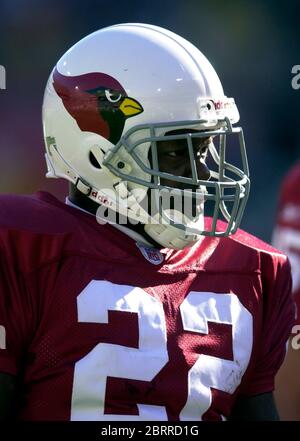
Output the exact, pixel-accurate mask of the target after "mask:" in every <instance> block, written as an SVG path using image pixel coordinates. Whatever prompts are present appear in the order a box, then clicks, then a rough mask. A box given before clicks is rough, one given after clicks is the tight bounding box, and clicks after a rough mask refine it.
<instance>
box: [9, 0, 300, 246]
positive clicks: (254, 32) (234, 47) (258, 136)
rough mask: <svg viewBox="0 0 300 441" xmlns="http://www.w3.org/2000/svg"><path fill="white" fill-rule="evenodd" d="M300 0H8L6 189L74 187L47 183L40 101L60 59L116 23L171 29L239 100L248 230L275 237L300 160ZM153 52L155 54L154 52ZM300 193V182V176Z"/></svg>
mask: <svg viewBox="0 0 300 441" xmlns="http://www.w3.org/2000/svg"><path fill="white" fill-rule="evenodd" d="M299 17H300V2H299V1H296V0H290V1H289V0H287V1H281V0H280V1H276V2H272V1H268V0H266V1H259V0H253V1H246V0H239V1H224V0H223V1H221V0H211V1H199V0H190V1H189V0H186V1H179V0H173V1H169V0H164V1H161V0H160V1H158V0H151V1H137V0H126V1H95V0H83V1H79V0H72V1H61V0H60V1H58V0H44V1H42V0H41V1H38V0H0V36H1V38H0V65H3V66H5V68H6V90H0V192H1V193H6V192H9V193H11V192H13V193H32V192H35V191H36V190H48V191H51V192H52V193H54V194H55V195H56V196H58V197H59V198H60V199H62V198H63V197H64V194H65V193H66V191H67V184H66V183H65V182H63V181H61V180H46V179H45V177H44V175H45V171H46V167H45V164H44V146H43V138H42V124H41V104H42V99H43V92H44V87H45V84H46V81H47V78H48V75H49V73H50V71H51V69H52V67H53V66H54V64H55V63H56V62H57V60H58V59H59V58H60V56H61V55H62V54H63V53H64V52H65V51H66V50H67V49H68V48H69V47H70V46H72V45H73V44H74V43H75V42H76V41H78V40H79V39H80V38H82V37H84V36H85V35H86V34H88V33H90V32H92V31H95V30H96V29H99V28H102V27H104V26H108V25H111V24H115V23H124V22H144V23H151V24H156V25H159V26H164V27H166V28H168V29H170V30H172V31H174V32H176V33H178V34H180V35H182V36H183V37H185V38H187V39H188V40H190V41H191V42H193V43H194V44H195V45H196V46H198V47H199V49H200V50H201V51H202V52H203V53H204V54H205V55H206V56H207V57H208V59H209V60H210V61H211V62H212V64H213V65H214V67H215V69H216V71H217V72H218V74H219V76H220V78H221V81H222V83H223V87H224V90H225V93H226V95H227V96H233V97H234V98H235V100H236V102H237V104H238V107H239V111H240V115H241V120H240V124H241V126H242V127H243V128H244V131H245V138H246V146H247V151H248V159H249V166H250V172H251V178H252V187H251V195H250V199H249V203H248V206H247V208H246V212H245V215H244V219H243V222H242V228H244V229H247V230H248V231H249V232H251V233H253V234H256V235H258V236H259V237H261V238H262V239H264V240H267V241H269V240H270V238H271V232H272V228H273V223H274V218H275V210H276V203H277V192H278V188H279V185H280V181H281V179H282V177H283V175H284V174H285V173H286V171H287V170H288V168H289V167H290V165H291V164H292V163H293V162H294V161H295V160H297V159H299V158H300V136H299V127H300V124H299V119H300V116H299V115H300V89H299V90H294V89H293V88H292V86H291V80H292V76H293V75H292V73H291V69H292V67H293V66H294V65H296V64H300V52H299V46H300V45H299V43H300V34H299ZM145 56H147V54H145ZM299 191H300V183H299Z"/></svg>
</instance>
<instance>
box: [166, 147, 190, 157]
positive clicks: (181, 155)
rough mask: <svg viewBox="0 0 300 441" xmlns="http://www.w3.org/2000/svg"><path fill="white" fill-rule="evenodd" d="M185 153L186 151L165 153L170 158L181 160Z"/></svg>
mask: <svg viewBox="0 0 300 441" xmlns="http://www.w3.org/2000/svg"><path fill="white" fill-rule="evenodd" d="M186 153H187V150H186V149H179V150H172V151H170V152H168V153H167V156H170V157H171V158H182V157H183V156H185V155H186Z"/></svg>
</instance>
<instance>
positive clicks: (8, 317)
mask: <svg viewBox="0 0 300 441" xmlns="http://www.w3.org/2000/svg"><path fill="white" fill-rule="evenodd" d="M7 251H8V244H6V246H5V245H4V242H3V240H2V238H1V234H0V372H5V373H8V374H11V375H17V374H18V372H19V370H20V369H21V364H22V359H23V357H24V353H25V350H26V349H25V348H26V347H27V345H28V342H29V340H30V338H31V336H32V328H33V326H34V319H33V302H32V299H31V296H30V293H29V292H28V289H27V286H26V281H25V278H24V276H23V275H22V274H21V272H20V271H19V269H18V265H17V262H16V261H14V260H13V259H11V256H10V255H9V254H8V252H7Z"/></svg>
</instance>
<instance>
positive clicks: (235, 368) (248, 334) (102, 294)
mask: <svg viewBox="0 0 300 441" xmlns="http://www.w3.org/2000/svg"><path fill="white" fill-rule="evenodd" d="M77 308H78V321H79V322H87V323H108V311H109V310H111V311H124V312H131V313H137V314H138V326H139V347H138V348H137V349H136V348H131V347H127V346H121V345H117V344H109V343H98V344H97V345H96V346H95V347H94V348H93V349H92V350H91V351H90V352H89V353H88V354H87V355H86V356H85V357H83V358H82V359H80V360H79V361H78V362H77V363H76V364H75V369H74V382H73V393H72V406H71V420H73V421H76V420H85V421H87V420H89V421H100V420H107V421H108V420H126V421H134V420H143V421H145V420H164V421H165V420H167V419H168V418H167V413H166V408H165V407H164V406H158V405H157V406H156V405H148V404H137V407H138V413H139V414H138V415H112V414H105V413H104V404H105V390H106V381H107V377H108V376H109V377H117V378H126V379H132V380H142V381H151V380H152V379H153V378H154V377H155V376H156V375H157V374H158V373H159V371H160V370H161V369H162V368H163V367H164V366H165V365H166V363H167V362H168V360H169V355H168V351H167V333H166V322H165V315H164V311H163V305H162V303H161V302H160V301H159V300H158V299H157V298H155V297H152V296H151V295H150V294H148V293H147V292H146V291H144V290H143V289H141V288H137V287H132V286H127V285H115V284H113V283H110V282H107V281H96V280H93V281H91V282H90V283H89V284H88V285H87V287H86V288H85V289H84V290H83V291H82V292H81V293H80V294H79V296H78V298H77ZM180 313H181V317H182V322H183V328H184V330H186V331H192V332H196V333H197V332H200V333H206V334H207V333H208V321H212V322H216V323H226V324H230V325H231V326H232V342H233V360H232V361H230V360H225V359H221V358H216V357H212V356H209V355H205V354H201V355H199V357H198V359H197V361H196V362H195V364H194V365H193V366H192V367H191V368H190V370H189V372H188V396H187V400H186V403H185V405H184V407H183V409H182V410H181V412H180V420H182V421H184V420H199V416H201V415H203V414H204V413H205V412H206V411H207V410H208V408H209V407H210V405H211V401H212V395H211V387H213V388H215V389H219V390H222V391H225V392H228V393H233V392H234V391H235V389H236V388H237V387H238V385H239V383H240V381H241V378H242V375H243V374H244V372H245V370H246V368H247V366H248V363H249V358H250V355H251V349H252V316H251V314H250V312H249V311H248V310H247V309H246V308H245V307H244V306H243V305H242V304H241V302H240V301H239V299H238V298H237V296H236V295H235V294H216V293H211V292H194V291H192V292H190V293H189V294H188V295H187V297H186V298H185V299H184V301H183V302H182V304H181V306H180ZM124 331H126V330H124ZM153 354H155V356H153Z"/></svg>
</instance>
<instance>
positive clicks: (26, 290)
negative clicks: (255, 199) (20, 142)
mask: <svg viewBox="0 0 300 441" xmlns="http://www.w3.org/2000/svg"><path fill="white" fill-rule="evenodd" d="M238 120H239V113H238V110H237V106H236V104H235V102H234V99H232V98H228V97H226V95H225V94H224V92H223V88H222V85H221V82H220V80H219V78H218V76H217V74H216V72H215V70H214V68H213V67H212V65H211V64H210V63H209V61H208V60H207V59H206V57H205V56H204V55H203V54H202V53H201V52H200V51H199V50H198V49H197V48H196V47H194V46H193V45H192V44H191V43H189V42H188V41H186V40H185V39H183V38H181V37H180V36H178V35H176V34H174V33H172V32H170V31H168V30H165V29H163V28H160V27H157V26H152V25H146V24H138V23H136V24H120V25H115V26H110V27H107V28H104V29H101V30H99V31H97V32H95V33H93V34H91V35H88V36H87V37H86V38H84V39H82V40H81V41H79V42H78V43H77V44H75V45H74V46H73V47H72V48H71V49H69V50H68V51H67V52H66V53H65V54H64V55H63V56H62V57H61V59H60V60H59V61H58V63H57V65H56V66H55V67H54V69H53V71H52V72H51V74H50V78H49V81H48V84H47V86H46V91H45V96H44V103H43V124H44V136H45V144H46V160H47V165H48V174H47V176H48V177H53V178H65V179H67V180H68V181H69V182H70V185H71V190H70V195H69V197H68V198H67V199H66V203H62V202H60V201H58V200H57V199H56V198H55V197H53V196H52V195H50V194H48V193H43V192H42V193H41V192H40V193H37V194H35V195H30V196H2V197H1V204H0V210H1V211H0V226H1V229H0V247H1V254H0V256H1V257H0V259H1V265H0V326H1V327H0V329H1V334H0V335H1V338H0V348H1V349H0V371H1V372H2V374H1V379H0V397H1V403H0V408H1V415H2V418H4V417H5V416H6V417H8V416H9V415H17V418H19V419H22V420H72V421H76V420H89V421H100V420H126V421H132V420H170V421H176V420H195V421H200V420H222V419H228V418H231V419H258V420H262V419H277V418H278V415H277V411H276V408H275V405H274V401H273V395H272V391H273V388H274V376H275V374H276V372H277V370H278V368H279V366H280V365H281V363H282V360H283V358H284V355H285V345H286V340H287V338H288V336H289V334H290V331H291V326H292V320H293V303H292V300H291V296H290V268H289V263H288V261H287V258H286V257H285V255H283V254H282V253H280V252H278V251H277V250H275V249H273V248H271V247H270V246H268V245H267V244H265V243H263V242H261V241H260V240H258V239H257V238H255V237H253V236H251V235H249V234H247V233H245V232H244V231H241V230H238V226H239V224H240V221H241V217H242V214H243V211H244V208H245V204H246V201H247V198H248V194H249V187H250V183H249V182H250V181H249V171H248V165H247V157H246V151H245V143H244V138H243V132H242V129H241V128H240V127H236V126H235V123H237V122H238ZM232 151H233V153H234V155H233V156H234V158H233V160H232V159H230V158H231V156H232ZM208 215H209V216H208Z"/></svg>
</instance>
